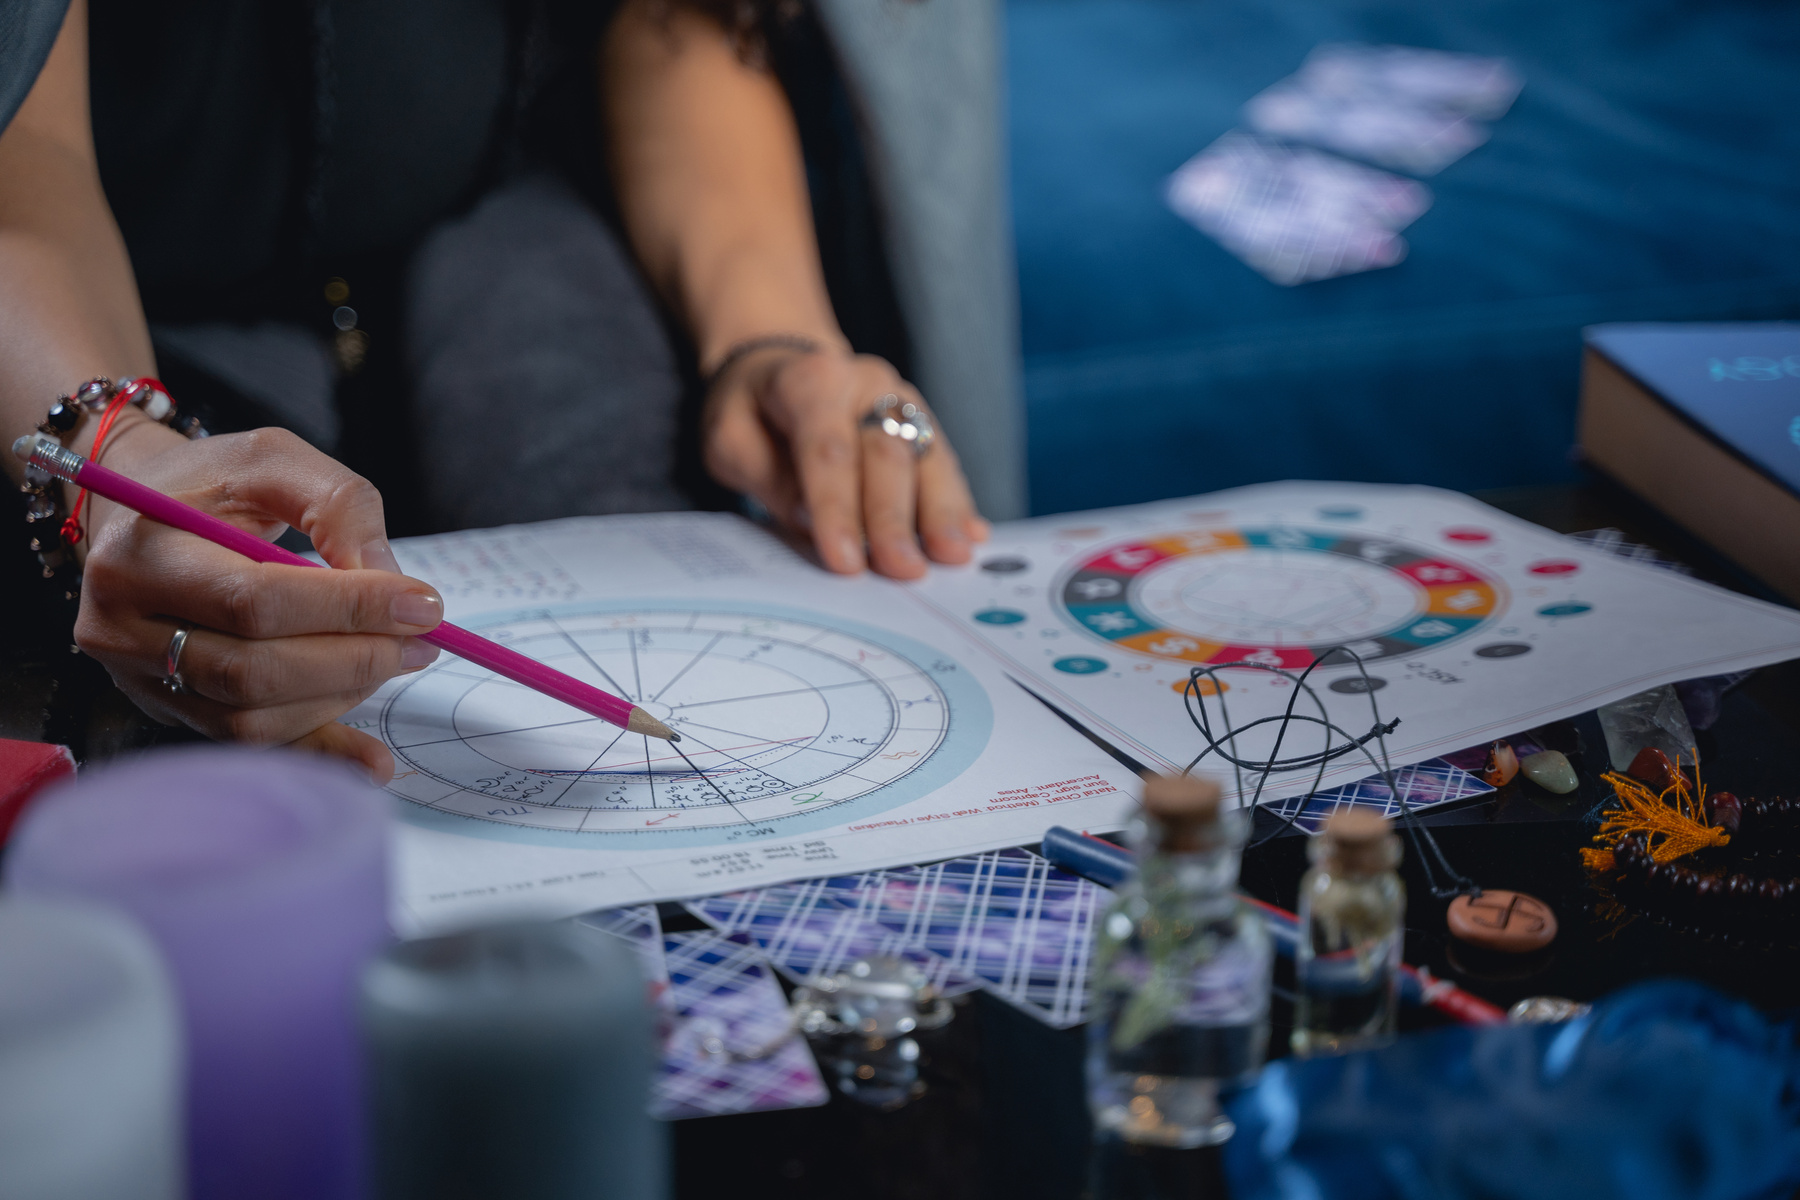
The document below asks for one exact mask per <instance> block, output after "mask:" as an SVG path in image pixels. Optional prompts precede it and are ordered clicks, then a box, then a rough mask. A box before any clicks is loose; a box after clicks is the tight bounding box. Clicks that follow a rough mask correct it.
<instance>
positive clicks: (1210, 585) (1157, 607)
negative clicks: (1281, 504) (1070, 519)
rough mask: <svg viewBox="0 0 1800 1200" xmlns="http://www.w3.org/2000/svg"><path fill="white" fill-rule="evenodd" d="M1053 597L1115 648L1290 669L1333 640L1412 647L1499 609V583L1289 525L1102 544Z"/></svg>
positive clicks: (1415, 553)
mask: <svg viewBox="0 0 1800 1200" xmlns="http://www.w3.org/2000/svg"><path fill="white" fill-rule="evenodd" d="M1057 594H1058V595H1059V596H1060V598H1061V600H1062V604H1063V606H1064V608H1065V609H1066V610H1067V612H1068V615H1069V617H1070V618H1071V619H1072V620H1073V621H1074V623H1075V624H1076V625H1077V626H1078V627H1080V628H1081V629H1082V630H1083V631H1085V632H1087V633H1088V634H1091V635H1092V636H1094V637H1096V638H1099V639H1100V640H1102V641H1104V642H1106V643H1108V644H1110V645H1112V646H1114V647H1116V648H1118V649H1121V650H1129V651H1133V652H1135V653H1138V654H1143V655H1148V656H1151V657H1154V658H1162V659H1173V660H1179V661H1182V662H1188V663H1207V664H1219V663H1228V662H1239V661H1245V660H1248V661H1251V662H1258V663H1263V664H1266V665H1268V666H1277V667H1285V668H1290V669H1302V668H1305V667H1307V666H1310V665H1312V664H1313V663H1314V662H1315V661H1317V660H1318V659H1319V656H1320V655H1322V654H1325V653H1326V652H1327V651H1328V650H1329V649H1330V648H1332V647H1336V646H1348V647H1350V648H1351V649H1352V650H1354V651H1355V652H1356V653H1357V654H1358V655H1360V656H1361V657H1362V659H1363V660H1364V661H1377V660H1380V659H1384V658H1395V657H1399V656H1404V655H1414V654H1418V653H1420V652H1421V651H1424V650H1429V649H1432V648H1434V647H1437V646H1441V645H1443V644H1445V643H1447V642H1451V641H1454V640H1456V639H1458V638H1461V637H1463V636H1465V635H1467V634H1468V633H1470V632H1471V631H1473V630H1475V629H1477V628H1479V627H1480V626H1482V625H1484V624H1486V623H1487V622H1489V621H1490V620H1491V619H1493V618H1494V617H1495V616H1497V615H1498V614H1499V613H1500V612H1501V611H1502V610H1503V608H1504V605H1505V589H1504V587H1503V586H1502V585H1501V584H1500V583H1499V581H1498V580H1496V579H1494V578H1492V577H1490V576H1488V575H1486V574H1485V573H1483V572H1482V571H1481V570H1480V569H1479V568H1477V567H1474V566H1471V565H1469V564H1467V563H1464V562H1460V561H1456V560H1453V559H1450V558H1446V557H1444V556H1442V555H1440V554H1437V553H1436V552H1434V551H1431V550H1427V549H1423V548H1420V547H1418V546H1413V545H1409V544H1408V543H1406V542H1404V541H1400V540H1398V539H1394V538H1386V537H1379V536H1373V535H1365V534H1346V533H1341V532H1324V531H1317V530H1311V529H1303V528H1296V527H1292V526H1269V527H1265V528H1238V529H1209V530H1202V531H1196V532H1189V533H1177V534H1170V535H1166V536H1160V537H1151V538H1143V539H1139V540H1135V541H1130V542H1124V543H1119V544H1115V545H1112V546H1109V547H1107V548H1105V549H1103V550H1101V551H1099V552H1097V553H1094V554H1091V555H1089V556H1088V557H1086V558H1085V559H1083V560H1082V561H1080V562H1079V563H1077V564H1076V565H1075V566H1074V568H1073V570H1071V571H1070V572H1069V573H1068V574H1067V575H1066V577H1065V578H1064V579H1063V581H1062V583H1061V585H1060V586H1059V588H1058V589H1057ZM1340 660H1341V665H1349V660H1348V659H1344V658H1342V656H1340ZM1325 665H1339V664H1338V663H1327V664H1325Z"/></svg>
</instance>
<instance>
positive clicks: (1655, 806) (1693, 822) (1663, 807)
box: [1581, 755, 1731, 871]
mask: <svg viewBox="0 0 1800 1200" xmlns="http://www.w3.org/2000/svg"><path fill="white" fill-rule="evenodd" d="M1696 758H1698V756H1697V755H1696ZM1699 775H1700V771H1699V765H1698V763H1697V762H1696V764H1695V768H1694V778H1695V785H1694V787H1693V788H1689V787H1688V782H1687V777H1686V776H1684V775H1683V774H1682V773H1681V756H1680V755H1677V756H1676V758H1675V783H1674V785H1673V786H1671V787H1669V788H1666V789H1665V790H1664V791H1663V792H1662V794H1661V795H1658V794H1657V793H1655V792H1653V791H1651V790H1650V789H1649V788H1648V787H1646V786H1645V785H1644V784H1642V783H1639V782H1638V781H1637V780H1635V779H1633V778H1631V777H1630V776H1628V775H1620V774H1617V773H1614V772H1609V773H1608V774H1606V775H1605V776H1603V778H1604V779H1605V780H1606V782H1608V783H1610V784H1612V788H1613V794H1614V795H1615V796H1617V797H1618V798H1619V804H1620V807H1619V808H1609V809H1607V810H1606V811H1605V812H1603V813H1601V814H1600V815H1601V817H1602V818H1604V819H1603V820H1602V821H1601V823H1600V834H1599V836H1598V837H1596V838H1595V839H1594V840H1595V841H1596V842H1599V843H1601V844H1602V845H1604V846H1606V847H1607V848H1606V849H1604V850H1583V851H1582V852H1581V859H1582V863H1583V864H1584V865H1585V866H1586V867H1587V868H1588V869H1589V870H1591V871H1610V870H1612V869H1613V855H1612V849H1611V847H1613V846H1616V845H1617V844H1618V843H1619V842H1620V841H1621V840H1623V839H1624V838H1626V837H1629V836H1630V835H1632V834H1634V833H1641V834H1643V835H1644V836H1645V839H1646V840H1647V841H1648V842H1649V844H1650V857H1651V859H1652V860H1653V861H1655V862H1659V863H1666V862H1673V861H1674V860H1676V859H1678V858H1685V857H1686V856H1687V855H1689V854H1692V853H1694V852H1695V851H1696V850H1704V849H1707V848H1708V847H1711V846H1724V845H1727V844H1729V843H1730V841H1731V835H1730V834H1728V833H1726V832H1725V831H1724V830H1723V829H1721V828H1719V827H1718V826H1717V825H1714V824H1712V823H1711V822H1710V821H1709V820H1708V819H1707V816H1706V785H1705V784H1703V783H1700V782H1699Z"/></svg>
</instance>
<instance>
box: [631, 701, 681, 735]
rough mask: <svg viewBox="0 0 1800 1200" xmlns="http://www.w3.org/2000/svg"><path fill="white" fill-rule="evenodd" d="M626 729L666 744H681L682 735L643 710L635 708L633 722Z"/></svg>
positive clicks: (632, 715) (632, 716)
mask: <svg viewBox="0 0 1800 1200" xmlns="http://www.w3.org/2000/svg"><path fill="white" fill-rule="evenodd" d="M625 728H627V729H629V730H630V731H631V732H633V733H642V734H647V735H649V736H650V737H653V738H661V739H662V740H663V741H665V742H679V741H680V740H681V735H680V734H679V733H676V732H675V731H674V730H673V729H670V728H669V727H668V726H667V725H664V724H663V723H662V722H661V721H659V720H657V719H656V718H655V717H653V716H651V715H650V714H649V713H647V712H645V711H644V710H643V709H641V708H637V707H635V706H634V707H633V708H632V710H631V720H630V721H629V722H627V724H626V726H625Z"/></svg>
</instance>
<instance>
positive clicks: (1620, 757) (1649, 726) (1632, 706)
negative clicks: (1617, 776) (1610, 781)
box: [1597, 686, 1695, 771]
mask: <svg viewBox="0 0 1800 1200" xmlns="http://www.w3.org/2000/svg"><path fill="white" fill-rule="evenodd" d="M1597 715H1598V716H1599V718H1600V728H1601V730H1602V731H1603V732H1604V733H1605V734H1606V753H1607V757H1609V758H1610V759H1611V760H1612V768H1613V770H1615V771H1626V770H1629V769H1630V768H1631V762H1632V760H1633V759H1635V758H1636V757H1637V753H1638V751H1639V750H1642V749H1643V748H1644V747H1645V746H1655V747H1656V748H1657V749H1659V750H1661V751H1662V752H1663V753H1664V754H1666V755H1668V756H1669V757H1670V758H1675V757H1676V756H1679V757H1680V758H1681V761H1682V762H1684V763H1689V764H1691V763H1693V762H1694V761H1695V754H1694V730H1693V727H1692V726H1690V725H1689V724H1688V719H1687V713H1686V712H1685V711H1683V710H1682V707H1681V701H1680V699H1678V698H1677V697H1676V695H1675V689H1674V688H1672V687H1668V686H1664V687H1659V688H1651V689H1650V690H1649V691H1647V692H1639V693H1638V694H1637V695H1635V696H1627V697H1625V699H1623V700H1618V701H1615V702H1613V703H1612V704H1606V705H1602V706H1601V707H1600V708H1599V709H1598V710H1597Z"/></svg>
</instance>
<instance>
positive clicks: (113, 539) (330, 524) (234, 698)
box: [75, 413, 444, 782]
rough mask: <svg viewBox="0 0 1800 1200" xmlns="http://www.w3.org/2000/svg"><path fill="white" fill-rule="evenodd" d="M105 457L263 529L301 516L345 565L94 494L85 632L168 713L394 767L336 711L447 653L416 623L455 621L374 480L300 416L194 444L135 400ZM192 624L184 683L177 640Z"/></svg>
mask: <svg viewBox="0 0 1800 1200" xmlns="http://www.w3.org/2000/svg"><path fill="white" fill-rule="evenodd" d="M105 460H106V465H107V466H109V467H112V468H113V469H115V470H118V471H120V472H122V473H124V474H126V475H129V476H131V477H132V478H134V479H136V480H138V481H139V482H141V483H144V484H147V485H149V486H150V487H153V488H156V489H157V490H158V491H160V492H163V493H165V494H167V495H169V496H172V497H174V498H175V499H177V500H180V501H182V502H183V503H185V504H190V505H192V506H194V507H195V508H199V509H202V510H204V511H206V512H210V513H212V514H214V515H215V516H218V517H220V518H222V519H223V520H226V521H229V522H231V523H232V524H234V525H238V526H240V527H242V528H244V529H247V530H249V531H251V532H253V533H255V534H257V535H258V536H260V537H265V538H274V537H278V536H280V534H281V532H282V529H283V527H285V526H289V525H291V526H293V527H294V528H296V529H299V530H300V531H301V532H303V533H305V534H307V535H308V536H309V537H311V538H312V540H313V545H314V546H315V547H316V548H317V549H318V551H319V554H320V555H321V556H322V557H323V558H324V559H325V561H326V562H328V563H330V564H331V565H332V566H333V567H336V568H338V569H337V570H333V571H320V570H315V569H312V568H308V567H296V566H285V565H280V564H273V563H256V562H251V561H250V560H248V559H246V558H243V557H241V556H240V555H237V554H235V553H233V552H232V551H230V550H226V549H224V548H223V547H221V546H215V545H213V544H212V543H211V542H208V541H205V540H204V539H202V538H198V537H195V536H193V535H192V534H188V533H183V532H181V531H179V530H176V529H172V528H170V527H169V526H167V525H162V524H159V523H157V522H155V521H153V520H151V519H149V518H148V517H142V516H139V515H138V514H136V513H134V512H131V511H130V510H128V509H124V508H121V507H119V506H117V505H112V504H109V503H107V502H105V501H101V500H100V499H99V497H97V496H90V497H89V500H88V503H89V505H90V506H91V508H90V511H89V513H88V515H87V528H88V538H89V542H88V546H87V561H86V567H85V572H84V581H83V584H82V591H81V610H80V615H79V616H78V618H77V620H76V624H75V642H76V645H78V646H79V647H80V648H81V649H82V650H83V651H85V652H86V653H88V654H90V655H92V656H93V657H94V658H96V659H98V660H99V661H100V662H101V663H102V664H104V665H105V667H106V669H107V670H108V671H109V672H111V674H112V677H113V679H114V681H116V682H117V683H118V685H119V687H120V688H121V689H123V690H124V692H125V693H126V694H127V695H128V696H130V697H131V698H132V700H134V701H135V702H136V703H137V704H138V706H139V707H141V708H142V709H143V710H144V711H145V712H147V713H149V714H150V715H151V716H153V717H155V718H157V719H158V720H161V721H164V722H168V723H171V724H173V723H181V724H184V725H188V726H190V727H192V728H194V729H196V730H199V731H200V732H201V733H204V734H206V735H207V736H209V737H213V738H217V739H220V740H230V741H244V742H252V743H258V744H265V745H270V744H281V743H291V742H298V743H300V744H301V745H303V746H308V747H310V748H313V749H318V750H322V751H325V752H327V753H333V754H337V755H340V756H342V757H346V758H350V759H352V760H354V761H357V762H359V763H361V764H362V765H363V766H364V767H365V768H366V769H367V770H368V771H369V773H370V775H371V776H372V777H374V778H375V779H376V781H377V782H386V780H387V779H388V778H389V777H390V776H391V775H392V774H393V758H392V756H391V755H390V754H389V753H388V751H387V749H386V747H384V746H383V745H382V744H381V743H380V742H379V741H377V740H376V739H374V738H372V737H369V736H368V735H367V734H364V733H360V732H358V731H355V730H351V729H347V728H344V727H343V726H337V725H333V724H332V722H334V721H335V720H336V719H337V718H338V717H339V716H341V715H343V714H344V713H345V712H347V711H349V710H350V709H351V708H354V707H355V706H356V705H358V704H360V703H361V702H362V701H363V700H365V699H367V698H368V697H369V695H370V694H372V693H373V692H374V691H375V689H376V688H378V687H380V686H381V685H382V684H383V683H384V682H386V681H387V680H388V679H389V678H391V677H392V676H394V675H395V674H398V673H400V672H402V671H409V670H417V669H418V668H420V667H423V666H425V665H426V664H427V663H429V662H431V661H432V660H433V659H435V658H436V657H437V653H438V652H437V650H436V648H435V647H432V646H428V645H426V644H425V643H424V642H421V641H419V640H417V635H419V634H422V633H427V632H429V631H431V630H432V629H434V628H435V627H436V626H437V625H438V624H439V622H441V621H442V620H443V616H444V602H443V599H442V598H441V597H440V596H439V595H438V594H437V592H436V591H435V590H434V589H433V588H432V587H431V586H430V585H429V584H426V583H423V582H421V581H419V580H417V579H410V578H407V577H406V576H404V575H401V574H400V573H399V564H398V563H397V562H396V561H395V559H394V553H393V551H392V549H390V548H389V546H388V541H387V529H386V523H385V520H384V518H383V514H382V506H381V495H380V493H378V492H377V491H376V490H375V488H374V486H373V485H371V484H370V483H369V482H368V481H367V480H365V479H363V478H362V477H361V476H359V475H357V474H355V473H354V472H352V471H350V470H349V469H348V468H346V467H344V466H343V465H342V464H340V463H338V462H336V461H334V460H333V459H331V458H329V457H327V456H326V455H324V454H321V453H320V452H319V451H317V450H315V449H313V448H312V447H311V446H309V445H307V444H306V443H305V442H303V441H302V440H300V439H299V438H298V437H295V436H294V435H293V434H291V433H288V432H286V431H284V430H279V429H259V430H255V431H253V432H250V433H238V434H226V435H222V436H219V437H212V438H205V439H202V440H199V441H193V442H190V441H188V440H186V439H185V438H182V437H180V436H179V435H177V434H174V433H172V432H171V431H169V430H168V429H166V428H164V427H163V426H161V425H157V424H155V423H154V422H151V421H149V420H148V419H144V418H141V417H135V413H134V419H132V420H130V422H129V423H126V422H125V421H121V423H120V425H119V426H118V427H117V428H116V429H115V431H114V433H113V434H112V435H111V436H110V437H109V439H108V442H107V445H106V455H105ZM183 625H186V626H188V627H189V628H190V629H191V632H190V633H189V634H188V638H187V643H186V646H185V647H184V648H183V650H182V653H181V662H180V673H181V678H182V681H183V682H184V683H185V685H186V690H185V692H184V693H183V694H180V695H177V694H175V693H174V692H173V690H172V689H171V688H170V687H169V686H168V685H167V683H166V682H165V676H166V673H167V664H166V655H167V652H168V649H169V642H170V639H171V638H172V637H173V636H174V634H175V631H176V630H177V629H178V628H180V627H181V626H183Z"/></svg>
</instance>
